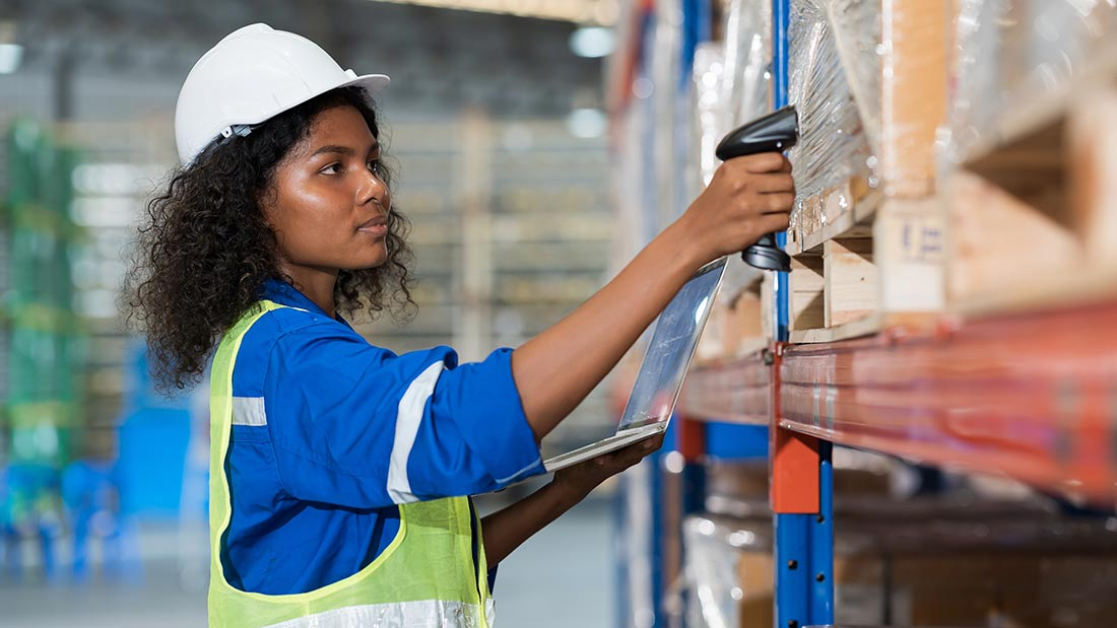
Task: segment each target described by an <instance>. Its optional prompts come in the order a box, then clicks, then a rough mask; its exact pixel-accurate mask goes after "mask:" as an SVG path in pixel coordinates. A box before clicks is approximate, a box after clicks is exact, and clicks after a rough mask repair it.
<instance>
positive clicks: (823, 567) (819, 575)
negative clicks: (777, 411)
mask: <svg viewBox="0 0 1117 628" xmlns="http://www.w3.org/2000/svg"><path fill="white" fill-rule="evenodd" d="M833 451H834V446H833V444H832V443H829V442H826V441H820V442H819V443H818V458H819V478H818V496H819V500H818V501H819V503H818V515H817V516H815V518H814V521H812V522H811V523H810V526H811V573H810V580H811V623H814V624H820V625H824V624H832V623H834V465H833V460H832V459H833V456H832V454H833Z"/></svg>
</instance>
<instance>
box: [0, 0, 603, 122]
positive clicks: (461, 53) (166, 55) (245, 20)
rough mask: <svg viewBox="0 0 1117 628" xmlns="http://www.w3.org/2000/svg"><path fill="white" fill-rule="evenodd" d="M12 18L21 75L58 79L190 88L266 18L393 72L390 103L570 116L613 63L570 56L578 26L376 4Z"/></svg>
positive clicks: (359, 1)
mask: <svg viewBox="0 0 1117 628" xmlns="http://www.w3.org/2000/svg"><path fill="white" fill-rule="evenodd" d="M0 21H7V22H9V23H10V24H12V25H14V28H13V29H11V30H12V31H13V32H14V37H15V43H20V44H23V46H24V47H25V52H24V59H23V63H22V65H21V67H20V70H19V72H21V73H25V74H38V75H50V76H53V77H54V83H55V84H56V87H57V86H58V85H57V84H58V83H59V81H62V82H64V81H65V79H66V77H67V76H68V74H74V75H77V76H79V77H81V76H91V75H95V76H102V75H104V76H114V77H119V78H121V79H125V78H129V79H133V80H135V79H142V80H148V81H152V82H153V88H155V85H154V83H164V84H168V85H170V84H174V85H181V82H182V80H183V79H184V78H185V76H186V73H187V72H189V70H190V67H191V66H192V65H193V63H194V62H195V61H196V60H197V59H198V57H200V56H201V54H202V53H203V52H205V50H207V49H208V48H209V47H210V46H212V45H213V44H215V43H216V42H217V41H218V40H220V38H221V37H223V36H224V35H225V34H227V33H229V32H230V31H232V30H234V29H235V28H237V27H239V26H243V25H245V24H249V23H252V22H261V21H262V22H267V23H269V24H271V25H272V26H273V27H275V28H279V29H284V30H292V31H295V32H298V33H300V34H303V35H306V36H308V37H310V38H311V39H313V40H315V41H317V42H318V43H319V44H321V45H322V46H323V47H324V48H326V50H327V51H329V52H330V53H331V54H333V55H334V56H335V58H337V59H338V61H339V63H341V64H342V66H344V67H352V68H353V69H355V70H356V71H358V72H362V73H363V72H383V73H386V74H389V75H390V76H391V77H392V86H391V88H390V90H389V92H387V93H386V94H385V98H384V100H385V101H386V102H387V103H388V104H390V106H392V107H393V108H397V109H398V108H405V109H407V110H409V111H411V110H417V111H432V112H440V111H456V110H459V109H461V108H462V107H465V106H478V107H482V108H485V109H487V110H489V111H491V112H493V113H494V114H497V115H509V116H537V115H564V114H565V113H567V112H569V111H570V109H571V107H572V103H573V102H574V101H575V99H577V100H578V101H579V102H580V103H581V105H584V104H585V101H586V99H587V94H590V95H591V97H590V99H591V100H592V99H593V98H595V96H592V95H594V94H596V93H597V92H598V91H599V88H600V74H601V62H600V61H599V60H595V59H584V58H580V57H576V56H574V55H573V54H572V53H571V52H570V49H569V45H568V40H569V37H570V35H571V33H572V32H573V31H574V30H575V29H576V27H577V25H575V24H572V23H569V22H560V21H548V20H539V19H530V18H523V17H515V16H509V15H497V14H486V13H474V12H464V11H451V10H445V9H436V8H430V7H421V6H412V5H401V4H387V3H381V2H370V1H368V0H237V1H229V0H193V1H192V2H190V3H177V2H152V1H150V0H101V1H97V2H94V1H90V0H49V1H43V0H4V1H3V4H2V8H0ZM11 78H12V77H11V76H8V77H0V79H4V80H8V79H11ZM8 84H9V83H8V82H0V88H2V89H0V91H6V90H7V89H8V88H7V87H6V86H7V85H8ZM59 97H61V98H63V99H65V98H67V97H72V96H68V95H67V94H66V93H65V92H64V90H63V93H62V94H61V95H59V94H56V95H55V98H56V100H57V98H59ZM56 108H57V109H59V110H60V111H61V112H62V113H63V117H65V114H66V112H67V111H69V110H72V107H69V108H68V107H67V106H66V104H65V103H62V105H61V106H60V107H56Z"/></svg>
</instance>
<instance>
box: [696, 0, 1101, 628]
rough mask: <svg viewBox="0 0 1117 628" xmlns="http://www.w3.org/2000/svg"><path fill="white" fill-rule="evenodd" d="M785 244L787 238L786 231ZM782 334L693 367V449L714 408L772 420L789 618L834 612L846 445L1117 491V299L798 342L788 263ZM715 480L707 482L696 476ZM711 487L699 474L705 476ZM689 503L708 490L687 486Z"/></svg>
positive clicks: (1063, 488) (775, 501) (783, 604)
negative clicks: (836, 484) (836, 457)
mask: <svg viewBox="0 0 1117 628" xmlns="http://www.w3.org/2000/svg"><path fill="white" fill-rule="evenodd" d="M789 5H790V1H789V0H773V10H772V20H773V30H772V32H773V50H772V54H773V63H772V73H773V81H774V84H773V92H774V105H775V107H780V106H783V105H785V104H786V103H787V94H788V92H787V79H788V37H787V32H788V22H789V12H790V6H789ZM780 244H781V245H784V244H786V237H785V234H780ZM773 279H774V281H773V291H772V303H771V307H772V309H773V312H772V315H773V318H772V320H773V321H774V323H775V324H774V325H773V332H774V336H775V338H774V339H773V340H772V342H770V343H769V344H768V346H766V347H765V348H763V349H760V350H757V351H756V352H755V353H753V354H751V355H747V356H743V357H737V358H734V359H731V360H724V361H720V362H715V363H709V364H704V365H700V366H697V367H695V368H694V369H693V370H692V372H691V373H690V374H689V375H688V380H687V384H686V388H685V390H684V392H683V395H682V397H681V399H680V404H679V424H678V450H679V452H680V453H681V454H682V455H683V457H684V459H685V460H686V461H687V463H688V464H687V468H691V467H700V466H701V464H702V460H703V458H704V456H705V455H706V452H707V444H706V442H705V434H706V430H707V424H708V423H709V422H729V423H741V424H752V425H767V426H769V439H770V446H769V453H770V462H769V464H770V474H771V475H770V502H771V508H772V512H773V517H774V521H773V524H774V529H775V544H774V545H775V546H774V548H773V549H774V564H775V568H776V573H775V580H774V581H775V609H774V617H775V619H776V624H775V625H776V627H777V628H799V627H801V626H808V625H824V624H830V623H832V622H833V621H834V584H833V568H834V554H833V546H834V532H833V471H832V465H831V452H832V447H833V445H834V444H839V445H845V446H852V447H857V448H861V449H866V450H874V451H878V452H882V453H886V454H890V455H895V456H899V457H902V458H905V459H908V460H912V461H916V462H919V463H921V464H926V465H932V466H942V467H951V468H960V469H963V470H967V471H972V472H986V473H994V474H1000V475H1004V476H1008V477H1012V478H1014V479H1017V480H1020V481H1023V482H1026V483H1028V484H1031V485H1033V486H1036V487H1037V488H1039V489H1040V490H1045V491H1049V492H1052V493H1057V494H1061V495H1065V496H1071V497H1076V498H1081V499H1085V500H1088V501H1090V502H1092V503H1103V504H1104V503H1113V502H1114V499H1115V495H1117V492H1115V484H1117V385H1115V384H1114V382H1117V298H1113V296H1112V294H1111V293H1110V296H1109V297H1108V298H1105V297H1103V298H1101V299H1093V300H1092V301H1090V302H1082V303H1071V302H1066V303H1064V304H1063V305H1054V306H1052V305H1048V306H1047V307H1045V308H1042V309H1034V310H1032V311H1027V312H1023V313H1020V312H1012V313H1004V314H999V315H983V316H980V317H975V318H973V319H967V318H962V317H954V316H951V315H947V314H944V315H942V316H941V317H939V318H938V319H937V320H936V321H935V322H934V323H933V324H930V325H926V324H921V325H920V326H919V327H918V328H914V327H904V326H891V327H888V326H886V327H884V328H883V329H881V330H880V331H878V332H876V333H875V334H872V335H869V336H866V337H860V338H853V339H849V340H841V341H837V342H831V343H820V344H791V343H789V342H788V340H789V333H788V313H789V286H788V276H787V275H786V274H783V273H780V274H776V275H775V276H774V278H773ZM688 486H691V487H692V490H701V484H693V483H691V484H688ZM694 487H697V488H694ZM684 503H689V504H701V503H702V498H701V496H695V495H693V494H692V495H687V496H685V497H684Z"/></svg>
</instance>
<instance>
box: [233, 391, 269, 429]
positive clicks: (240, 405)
mask: <svg viewBox="0 0 1117 628" xmlns="http://www.w3.org/2000/svg"><path fill="white" fill-rule="evenodd" d="M267 424H268V417H267V415H266V414H264V398H263V397H233V425H256V426H259V425H267Z"/></svg>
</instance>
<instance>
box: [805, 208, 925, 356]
mask: <svg viewBox="0 0 1117 628" xmlns="http://www.w3.org/2000/svg"><path fill="white" fill-rule="evenodd" d="M872 217H873V218H872V224H871V225H869V226H868V228H867V229H866V228H865V227H864V226H861V225H855V226H854V227H853V228H852V229H850V230H849V231H846V232H845V233H842V234H840V235H838V236H836V237H833V238H831V239H828V240H825V241H824V242H822V243H821V245H819V246H816V247H815V248H813V249H811V250H808V251H806V252H804V253H802V254H800V255H796V256H794V257H793V258H792V271H791V278H790V283H791V317H790V318H791V321H790V331H791V342H793V343H817V342H835V341H838V340H844V339H847V338H854V337H857V336H864V335H869V334H873V333H875V332H877V331H880V329H881V328H883V327H885V326H889V327H891V326H897V325H904V326H916V327H924V326H930V325H932V324H933V322H934V320H935V318H936V317H937V315H938V313H940V312H941V311H942V310H943V307H944V303H943V279H942V274H943V237H944V236H943V220H944V212H943V206H942V202H941V200H940V199H939V198H938V197H929V198H926V199H888V200H885V201H882V202H881V203H880V206H879V207H878V208H877V209H876V210H875V211H874V212H873V214H872Z"/></svg>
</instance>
